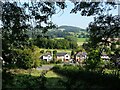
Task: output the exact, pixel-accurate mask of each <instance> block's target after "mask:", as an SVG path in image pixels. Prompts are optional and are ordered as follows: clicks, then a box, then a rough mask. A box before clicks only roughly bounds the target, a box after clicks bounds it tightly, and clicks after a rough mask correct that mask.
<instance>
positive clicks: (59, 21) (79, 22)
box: [0, 0, 118, 29]
mask: <svg viewBox="0 0 120 90" xmlns="http://www.w3.org/2000/svg"><path fill="white" fill-rule="evenodd" d="M20 1H21V0H20ZM28 1H30V0H28ZM66 4H67V8H65V9H64V11H62V10H61V11H60V9H59V8H57V12H58V13H57V14H55V15H53V16H52V19H51V20H52V21H53V23H55V24H56V25H58V26H61V25H68V26H76V27H80V28H83V29H86V28H87V26H88V25H89V23H90V22H92V21H93V20H94V18H93V17H94V16H88V17H87V16H81V15H80V12H78V13H76V14H74V13H72V14H70V10H71V9H72V8H73V7H74V5H73V3H71V2H70V1H68V0H67V1H66ZM59 11H60V12H59ZM111 13H112V14H113V15H118V8H117V9H116V10H112V11H111ZM0 24H1V22H0Z"/></svg>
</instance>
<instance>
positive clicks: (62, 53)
mask: <svg viewBox="0 0 120 90" xmlns="http://www.w3.org/2000/svg"><path fill="white" fill-rule="evenodd" d="M66 54H67V53H66V52H61V53H57V54H56V56H64V55H66Z"/></svg>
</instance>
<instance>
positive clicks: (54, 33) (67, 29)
mask: <svg viewBox="0 0 120 90" xmlns="http://www.w3.org/2000/svg"><path fill="white" fill-rule="evenodd" d="M27 34H28V35H29V36H30V37H31V36H32V35H34V36H37V35H41V34H42V32H41V30H40V29H35V30H33V31H31V30H29V31H28V33H27ZM87 34H88V33H87V31H86V30H85V29H82V28H79V27H75V26H65V25H63V26H60V27H58V28H57V29H49V30H48V31H47V32H46V33H45V35H47V36H49V37H51V38H59V37H60V38H64V37H66V36H74V37H78V38H80V37H87Z"/></svg>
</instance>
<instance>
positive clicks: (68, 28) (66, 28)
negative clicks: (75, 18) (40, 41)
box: [58, 25, 86, 33]
mask: <svg viewBox="0 0 120 90" xmlns="http://www.w3.org/2000/svg"><path fill="white" fill-rule="evenodd" d="M58 29H62V30H64V31H65V32H74V33H78V32H86V30H85V29H82V28H79V27H75V26H66V25H63V26H60V27H58Z"/></svg>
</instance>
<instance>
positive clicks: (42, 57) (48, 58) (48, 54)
mask: <svg viewBox="0 0 120 90" xmlns="http://www.w3.org/2000/svg"><path fill="white" fill-rule="evenodd" d="M40 58H41V59H42V60H45V61H47V62H49V61H51V60H52V54H50V53H46V54H44V55H42V56H41V57H40Z"/></svg>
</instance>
